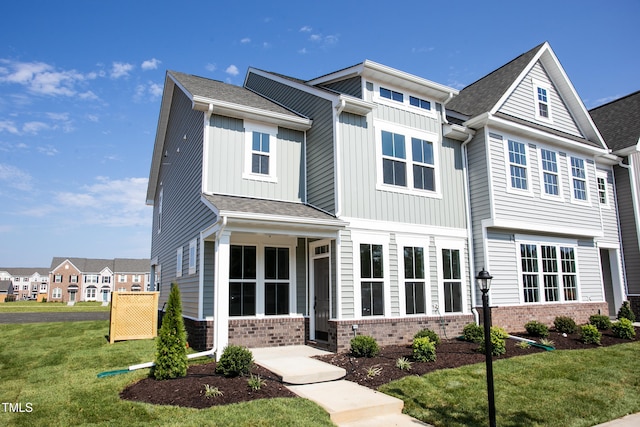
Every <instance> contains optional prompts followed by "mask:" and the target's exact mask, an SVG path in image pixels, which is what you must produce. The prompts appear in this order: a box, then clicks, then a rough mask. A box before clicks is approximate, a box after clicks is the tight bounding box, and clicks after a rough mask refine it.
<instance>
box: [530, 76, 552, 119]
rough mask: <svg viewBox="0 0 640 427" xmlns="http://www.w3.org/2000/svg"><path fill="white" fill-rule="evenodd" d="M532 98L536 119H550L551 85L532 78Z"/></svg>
mask: <svg viewBox="0 0 640 427" xmlns="http://www.w3.org/2000/svg"><path fill="white" fill-rule="evenodd" d="M533 98H534V101H535V109H536V112H535V116H536V119H539V120H543V121H547V122H548V121H551V87H550V86H549V85H547V84H545V83H542V82H539V81H536V80H533Z"/></svg>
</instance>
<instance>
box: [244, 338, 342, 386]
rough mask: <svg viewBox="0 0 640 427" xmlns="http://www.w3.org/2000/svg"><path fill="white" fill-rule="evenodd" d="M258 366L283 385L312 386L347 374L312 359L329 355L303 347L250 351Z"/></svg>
mask: <svg viewBox="0 0 640 427" xmlns="http://www.w3.org/2000/svg"><path fill="white" fill-rule="evenodd" d="M251 352H252V353H253V359H254V361H255V363H257V364H258V365H260V366H262V367H264V368H266V369H268V370H270V371H271V372H273V373H274V374H276V375H277V376H278V377H279V378H280V380H281V381H282V382H283V383H285V384H313V383H319V382H325V381H334V380H339V379H341V378H344V376H345V375H346V374H347V372H346V371H345V370H344V369H343V368H340V367H338V366H334V365H331V364H329V363H324V362H321V361H319V360H317V359H312V357H313V356H320V355H325V354H331V353H329V352H328V351H324V350H319V349H317V348H314V347H309V346H305V345H296V346H287V347H265V348H254V349H251Z"/></svg>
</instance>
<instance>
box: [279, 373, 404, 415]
mask: <svg viewBox="0 0 640 427" xmlns="http://www.w3.org/2000/svg"><path fill="white" fill-rule="evenodd" d="M287 388H289V390H291V391H293V392H294V393H295V394H297V395H298V396H300V397H304V398H306V399H309V400H312V401H314V402H316V403H317V404H318V405H320V406H322V407H323V408H324V410H325V411H327V412H328V413H329V416H330V417H331V421H333V422H334V423H336V424H338V425H340V426H342V425H345V424H347V423H353V422H356V421H365V420H369V419H372V418H376V417H382V416H389V415H400V414H401V413H402V407H403V406H404V402H403V401H402V400H400V399H397V398H395V397H392V396H388V395H386V394H384V393H380V392H378V391H375V390H372V389H370V388H367V387H364V386H361V385H358V384H356V383H353V382H351V381H345V380H340V381H331V382H324V383H316V384H305V385H292V386H288V387H287ZM365 425H371V424H365ZM391 425H393V424H391ZM398 425H401V424H398ZM405 425H411V424H405ZM414 425H415V424H414Z"/></svg>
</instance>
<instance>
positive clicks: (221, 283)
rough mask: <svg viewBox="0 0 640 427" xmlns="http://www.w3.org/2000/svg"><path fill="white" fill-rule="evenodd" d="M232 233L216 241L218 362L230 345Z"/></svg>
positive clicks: (214, 339) (215, 334) (223, 235)
mask: <svg viewBox="0 0 640 427" xmlns="http://www.w3.org/2000/svg"><path fill="white" fill-rule="evenodd" d="M230 241H231V233H230V232H229V231H223V232H222V233H221V234H220V235H219V236H218V240H217V241H216V254H215V263H216V264H215V282H214V289H215V301H214V310H215V311H214V325H213V330H214V336H213V345H214V347H215V348H216V360H220V356H221V355H222V351H223V350H224V348H225V347H226V346H227V344H229V243H230Z"/></svg>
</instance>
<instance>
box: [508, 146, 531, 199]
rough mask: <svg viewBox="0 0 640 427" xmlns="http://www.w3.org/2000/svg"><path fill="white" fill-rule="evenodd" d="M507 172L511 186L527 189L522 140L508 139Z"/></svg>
mask: <svg viewBox="0 0 640 427" xmlns="http://www.w3.org/2000/svg"><path fill="white" fill-rule="evenodd" d="M509 173H510V176H511V188H515V189H518V190H528V184H527V151H526V147H525V145H524V144H523V143H522V142H516V141H512V140H509Z"/></svg>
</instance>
